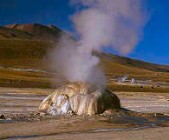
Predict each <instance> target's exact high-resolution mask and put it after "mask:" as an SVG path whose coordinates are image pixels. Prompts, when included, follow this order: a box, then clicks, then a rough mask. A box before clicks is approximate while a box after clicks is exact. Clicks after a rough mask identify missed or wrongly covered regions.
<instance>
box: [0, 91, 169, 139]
mask: <svg viewBox="0 0 169 140" xmlns="http://www.w3.org/2000/svg"><path fill="white" fill-rule="evenodd" d="M52 91H53V90H51V89H31V88H29V89H26V88H23V89H22V88H1V90H0V100H1V102H0V114H3V115H4V116H1V119H0V138H12V139H92V140H94V139H119V140H123V139H127V140H128V139H131V140H132V139H133V140H137V139H138V140H140V139H150V140H159V139H164V140H167V138H168V136H169V134H168V133H167V132H168V130H169V128H168V127H169V117H168V113H169V101H168V99H169V94H167V93H134V92H133V93H131V92H130V93H129V92H117V93H116V94H117V95H118V96H119V97H120V99H121V104H122V107H123V108H125V109H121V110H115V111H113V112H111V113H110V112H107V113H106V114H101V115H95V116H77V115H73V116H70V115H67V116H57V117H51V116H48V115H43V114H39V113H37V109H38V106H39V104H40V102H41V101H42V100H43V99H44V98H45V97H46V96H47V94H49V93H51V92H52ZM164 136H165V137H164Z"/></svg>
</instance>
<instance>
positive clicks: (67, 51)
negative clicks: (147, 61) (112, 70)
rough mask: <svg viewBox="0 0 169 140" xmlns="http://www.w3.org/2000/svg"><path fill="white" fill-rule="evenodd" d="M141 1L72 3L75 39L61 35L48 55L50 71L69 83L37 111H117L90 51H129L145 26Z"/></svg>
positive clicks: (83, 0) (84, 0)
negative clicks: (76, 10)
mask: <svg viewBox="0 0 169 140" xmlns="http://www.w3.org/2000/svg"><path fill="white" fill-rule="evenodd" d="M142 1H143V0H78V1H77V0H72V4H73V5H78V6H80V9H81V10H80V11H78V12H77V13H75V14H74V15H73V17H72V20H73V23H74V26H75V30H76V33H77V36H78V39H76V40H73V39H71V38H69V37H68V36H62V38H61V39H60V42H59V43H58V44H57V45H58V46H59V47H57V49H55V50H52V53H51V55H50V56H51V58H52V59H51V60H52V61H51V62H52V63H51V65H52V68H53V69H54V70H55V71H57V72H58V73H59V74H60V75H62V76H63V77H64V78H66V79H67V80H68V81H69V82H72V84H70V85H69V84H68V85H63V86H62V87H60V88H58V89H57V90H56V92H55V93H53V94H51V95H49V96H48V97H47V98H46V99H45V100H44V101H43V102H42V104H41V105H40V107H39V109H40V111H44V112H46V113H48V114H64V113H68V112H69V111H70V110H71V111H73V112H74V113H76V114H79V115H80V114H100V113H103V112H104V111H105V110H107V109H109V108H110V109H112V108H120V101H119V99H118V97H117V96H116V95H114V94H113V93H111V92H110V91H108V90H106V88H105V87H106V78H105V75H104V72H103V71H102V69H101V68H100V67H99V65H98V64H99V62H100V60H99V58H98V57H97V56H96V55H94V54H95V53H94V52H100V51H102V50H103V48H105V47H108V46H109V47H112V48H113V49H114V50H116V51H118V52H120V53H121V54H128V53H129V52H131V51H132V49H133V48H134V47H135V45H136V44H137V43H138V42H139V40H140V38H141V35H142V29H143V27H144V25H145V23H146V20H145V11H144V10H143V7H142ZM77 83H80V84H77ZM84 83H87V84H84ZM89 85H92V86H89ZM91 87H92V88H91ZM93 87H95V88H93Z"/></svg>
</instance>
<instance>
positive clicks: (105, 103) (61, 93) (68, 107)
mask: <svg viewBox="0 0 169 140" xmlns="http://www.w3.org/2000/svg"><path fill="white" fill-rule="evenodd" d="M108 109H120V100H119V98H118V97H117V96H116V95H115V94H113V93H112V92H111V91H109V90H103V91H101V90H98V89H95V88H93V87H91V86H90V85H88V84H85V83H80V82H79V83H70V84H65V85H63V86H61V87H59V88H58V89H56V91H55V92H54V93H53V94H51V95H49V96H48V97H47V98H45V99H44V100H43V102H42V103H41V105H40V106H39V111H40V112H44V113H46V114H50V115H59V114H68V113H74V114H77V115H94V114H101V113H104V111H106V110H108Z"/></svg>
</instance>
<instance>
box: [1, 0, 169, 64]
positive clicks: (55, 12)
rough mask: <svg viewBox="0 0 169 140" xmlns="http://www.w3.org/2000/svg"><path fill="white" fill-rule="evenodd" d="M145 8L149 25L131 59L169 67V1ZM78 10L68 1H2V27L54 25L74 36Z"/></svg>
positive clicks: (148, 0) (154, 2) (152, 1)
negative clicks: (30, 24)
mask: <svg viewBox="0 0 169 140" xmlns="http://www.w3.org/2000/svg"><path fill="white" fill-rule="evenodd" d="M146 7H147V10H148V13H149V22H148V23H147V25H146V26H145V29H144V36H143V39H142V41H141V42H140V43H139V44H138V45H137V46H136V48H135V50H134V51H133V52H132V53H131V54H129V55H128V56H129V57H132V58H136V59H141V60H145V61H149V62H154V63H160V64H169V35H168V32H169V0H146ZM77 10H79V9H78V7H76V8H75V7H71V6H70V5H69V0H0V25H6V24H13V23H42V24H54V25H56V26H58V27H59V28H62V29H64V30H68V31H71V32H73V26H72V23H71V20H70V16H71V15H72V14H73V13H74V12H75V11H77ZM108 51H109V52H111V50H108Z"/></svg>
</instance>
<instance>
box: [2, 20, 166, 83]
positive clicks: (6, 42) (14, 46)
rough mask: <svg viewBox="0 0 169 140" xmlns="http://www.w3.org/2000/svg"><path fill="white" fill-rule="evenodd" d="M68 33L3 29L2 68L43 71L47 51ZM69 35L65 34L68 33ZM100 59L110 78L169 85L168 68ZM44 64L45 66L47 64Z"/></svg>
mask: <svg viewBox="0 0 169 140" xmlns="http://www.w3.org/2000/svg"><path fill="white" fill-rule="evenodd" d="M63 33H65V32H64V31H62V30H61V29H59V28H57V27H56V26H54V25H41V24H36V23H35V24H12V25H6V26H4V27H0V66H13V67H15V66H17V67H25V62H27V66H28V67H29V68H35V67H36V68H38V69H41V68H42V69H43V68H44V67H42V65H45V66H46V63H48V61H47V60H46V55H47V53H48V50H49V49H51V48H52V47H53V46H56V44H57V41H58V39H59V37H60V36H61V34H63ZM65 34H66V33H65ZM96 55H98V56H99V57H100V58H101V62H102V65H103V66H104V69H105V72H106V74H107V75H110V77H112V76H113V75H115V76H119V75H129V76H131V77H138V78H142V77H147V79H151V78H154V79H158V80H159V79H160V76H159V75H160V74H161V73H165V74H164V75H163V79H164V78H165V79H166V81H169V66H165V65H157V64H152V63H148V62H144V61H140V60H135V59H131V58H127V57H121V56H116V55H113V54H105V53H101V54H100V53H96ZM44 60H45V62H44Z"/></svg>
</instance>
